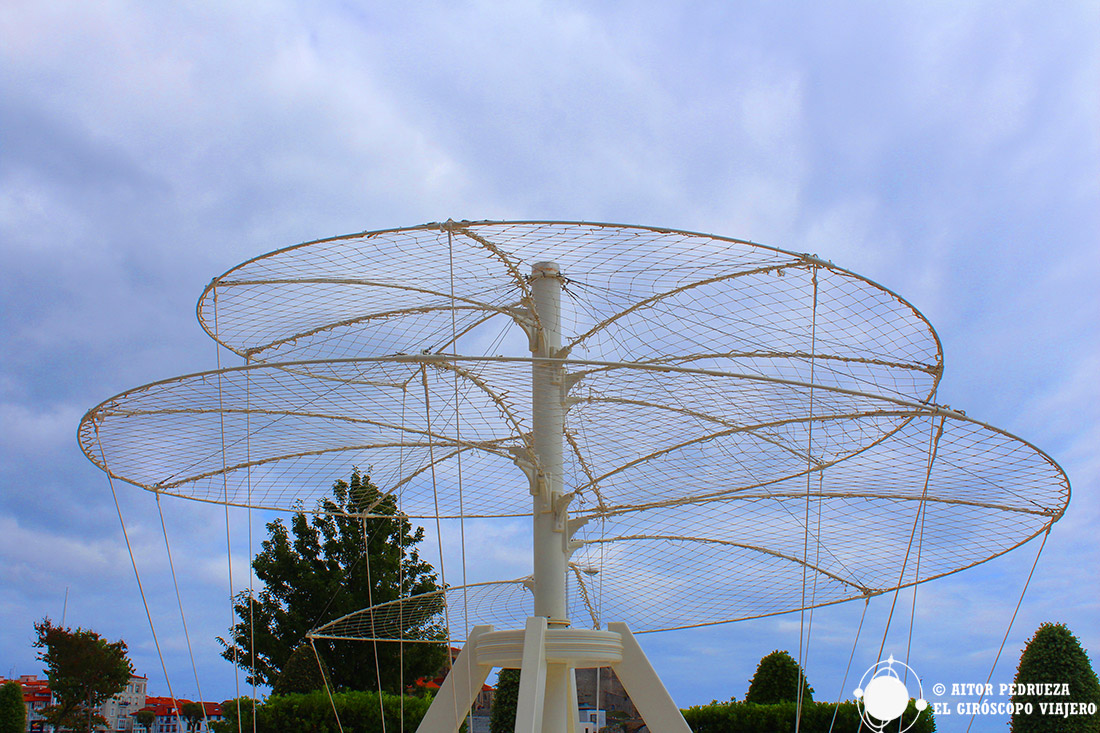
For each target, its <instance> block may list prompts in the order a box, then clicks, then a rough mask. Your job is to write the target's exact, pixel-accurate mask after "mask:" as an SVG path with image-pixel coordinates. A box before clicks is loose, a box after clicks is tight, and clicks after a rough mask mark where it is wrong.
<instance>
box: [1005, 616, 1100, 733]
mask: <svg viewBox="0 0 1100 733" xmlns="http://www.w3.org/2000/svg"><path fill="white" fill-rule="evenodd" d="M1014 682H1015V683H1016V684H1017V685H1027V684H1034V683H1054V684H1055V685H1061V684H1065V685H1068V687H1069V695H1043V694H1038V695H1028V694H1024V695H1013V696H1012V702H1013V703H1015V704H1018V705H1027V704H1030V705H1031V713H1030V714H1026V713H1023V712H1021V713H1019V714H1013V716H1012V733H1048V732H1049V733H1071V732H1076V731H1082V733H1086V732H1087V733H1091V732H1092V731H1096V730H1100V712H1097V713H1093V714H1091V715H1090V714H1084V715H1071V716H1069V717H1063V716H1062V715H1059V714H1051V713H1045V712H1044V711H1043V709H1042V707H1041V705H1043V704H1046V705H1048V706H1050V705H1054V704H1056V703H1078V704H1083V705H1088V704H1090V703H1091V704H1093V705H1096V706H1097V708H1098V709H1100V682H1098V681H1097V678H1096V672H1094V671H1093V669H1092V665H1091V664H1089V657H1088V654H1086V653H1085V650H1084V649H1082V648H1081V642H1079V641H1078V640H1077V637H1076V636H1074V635H1073V632H1071V631H1070V630H1069V629H1068V628H1066V626H1064V625H1063V624H1052V623H1045V624H1043V625H1041V626H1040V627H1039V628H1038V630H1037V631H1036V632H1035V636H1033V637H1031V638H1030V639H1028V642H1027V646H1025V647H1024V651H1023V654H1021V655H1020V666H1019V667H1018V668H1017V670H1016V679H1015V680H1014Z"/></svg>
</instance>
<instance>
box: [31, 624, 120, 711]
mask: <svg viewBox="0 0 1100 733" xmlns="http://www.w3.org/2000/svg"><path fill="white" fill-rule="evenodd" d="M34 630H35V632H36V633H37V634H38V638H37V640H36V641H35V642H34V645H35V646H36V647H38V648H39V649H42V651H41V652H39V653H38V658H39V659H40V660H42V662H44V663H45V665H46V679H48V680H49V682H50V690H51V691H52V692H53V696H54V699H56V700H57V704H56V705H51V706H49V707H47V708H44V709H43V711H42V713H43V717H45V718H46V720H47V722H49V723H50V724H51V725H53V726H54V727H55V728H65V729H71V730H83V731H89V732H90V731H91V730H92V727H93V726H96V725H106V723H107V721H106V720H104V719H103V717H102V716H100V715H99V714H98V713H97V712H96V708H98V707H99V706H100V705H102V704H103V703H104V702H105V701H106V700H107V699H108V698H110V697H112V696H113V695H117V694H118V693H120V692H122V690H123V689H125V688H126V684H127V683H128V682H129V681H130V677H131V676H132V675H133V674H134V668H133V666H132V665H131V664H130V660H129V659H127V657H126V642H125V641H122V640H121V639H119V640H118V641H115V642H108V641H107V640H106V639H104V638H102V637H101V636H100V635H99V634H97V633H95V632H94V631H88V630H86V629H80V628H78V629H77V630H76V631H73V630H72V629H69V628H62V627H60V626H54V625H53V624H52V623H51V622H50V620H49V619H48V618H45V619H43V620H42V622H41V623H37V624H35V625H34Z"/></svg>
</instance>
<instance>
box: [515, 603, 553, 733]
mask: <svg viewBox="0 0 1100 733" xmlns="http://www.w3.org/2000/svg"><path fill="white" fill-rule="evenodd" d="M546 666H547V665H546V617H545V616H530V617H529V618H528V619H527V626H526V628H525V629H524V632H523V661H522V662H521V663H520V672H519V700H518V702H517V703H516V733H542V721H543V711H544V710H545V706H546Z"/></svg>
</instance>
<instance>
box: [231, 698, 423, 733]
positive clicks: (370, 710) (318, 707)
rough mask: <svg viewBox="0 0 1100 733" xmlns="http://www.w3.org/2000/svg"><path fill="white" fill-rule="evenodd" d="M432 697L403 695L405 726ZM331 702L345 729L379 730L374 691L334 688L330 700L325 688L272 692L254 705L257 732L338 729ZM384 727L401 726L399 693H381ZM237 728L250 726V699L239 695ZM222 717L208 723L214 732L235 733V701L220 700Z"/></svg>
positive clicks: (411, 725)
mask: <svg viewBox="0 0 1100 733" xmlns="http://www.w3.org/2000/svg"><path fill="white" fill-rule="evenodd" d="M431 702H432V698H431V697H430V696H427V697H405V715H404V730H407V731H410V730H416V728H417V726H418V725H420V720H421V718H423V717H424V714H425V713H427V712H428V706H429V705H431ZM333 704H335V706H336V711H337V712H338V713H339V714H340V723H341V724H342V725H343V728H344V730H345V731H356V733H382V718H381V715H380V714H379V713H380V711H379V705H378V693H377V692H336V693H333V695H332V702H329V697H328V694H327V693H326V692H325V691H324V690H316V691H314V692H307V693H296V694H290V695H272V696H271V697H269V698H268V699H267V700H265V701H264V702H263V703H258V704H257V705H256V733H287V732H288V731H294V733H339V732H340V726H339V725H337V723H336V716H335V715H333V711H332V708H333ZM382 708H383V709H384V710H385V717H386V729H387V730H389V731H395V730H401V729H402V720H401V696H400V695H391V694H389V693H387V692H383V693H382ZM240 711H241V716H240V717H241V721H240V729H243V730H246V731H251V730H252V700H251V699H249V698H241V699H240ZM222 714H223V715H224V716H225V719H224V720H222V721H219V722H216V723H213V724H212V725H211V727H212V729H213V730H214V732H215V733H237V732H238V730H239V729H238V725H237V701H236V700H227V701H226V702H224V703H223V704H222Z"/></svg>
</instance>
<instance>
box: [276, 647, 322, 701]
mask: <svg viewBox="0 0 1100 733" xmlns="http://www.w3.org/2000/svg"><path fill="white" fill-rule="evenodd" d="M317 658H318V655H316V654H314V653H313V649H312V648H311V647H310V646H309V644H299V645H298V646H297V648H295V650H294V651H293V652H291V653H290V659H288V660H287V663H286V664H285V665H283V669H282V671H281V672H279V676H278V677H276V678H275V684H274V685H272V686H271V694H272V695H289V694H291V693H295V692H313V691H314V690H321V689H324V686H325V680H326V679H327V678H329V677H331V673H330V672H329V671H328V669H327V668H326V667H325V663H324V660H321V664H320V665H318V664H317ZM330 684H331V683H330Z"/></svg>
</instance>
